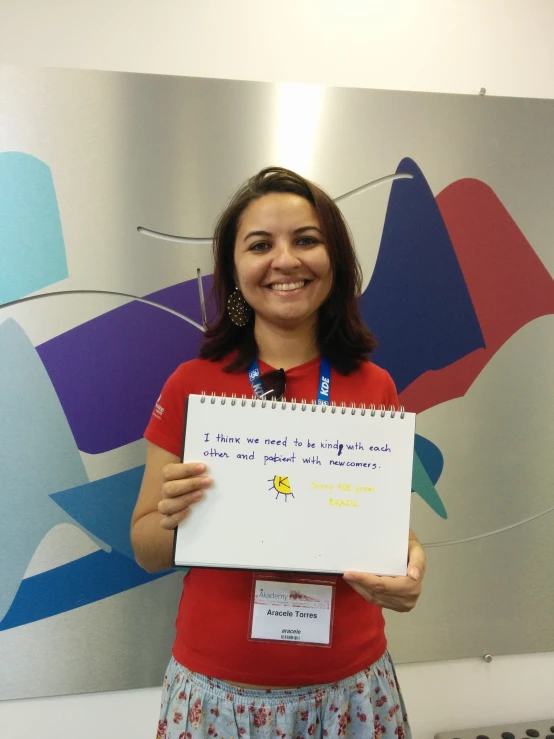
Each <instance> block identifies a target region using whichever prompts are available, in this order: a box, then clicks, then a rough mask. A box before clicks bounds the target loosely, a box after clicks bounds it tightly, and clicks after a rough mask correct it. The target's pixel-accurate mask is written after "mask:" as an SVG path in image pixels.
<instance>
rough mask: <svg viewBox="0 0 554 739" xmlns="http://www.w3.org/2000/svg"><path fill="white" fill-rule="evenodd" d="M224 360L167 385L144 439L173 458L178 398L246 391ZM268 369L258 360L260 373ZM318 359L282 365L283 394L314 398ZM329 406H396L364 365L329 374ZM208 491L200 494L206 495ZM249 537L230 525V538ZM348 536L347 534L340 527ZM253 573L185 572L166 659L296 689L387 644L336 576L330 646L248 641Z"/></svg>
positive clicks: (375, 370)
mask: <svg viewBox="0 0 554 739" xmlns="http://www.w3.org/2000/svg"><path fill="white" fill-rule="evenodd" d="M227 361H228V360H225V361H223V362H211V361H208V360H203V359H193V360H192V361H190V362H185V363H184V364H182V365H181V366H180V367H179V368H178V369H177V370H176V371H175V372H174V373H173V374H172V375H171V377H170V378H169V380H168V381H167V382H166V384H165V386H164V388H163V390H162V393H161V395H160V397H159V399H158V401H157V403H156V406H155V408H154V411H153V413H152V417H151V419H150V422H149V424H148V427H147V429H146V432H145V434H144V436H145V437H146V439H148V441H151V442H152V443H153V444H156V445H157V446H160V447H162V448H163V449H166V450H167V451H169V452H171V453H172V454H175V455H177V456H180V455H181V452H182V448H181V445H182V435H183V422H184V407H185V398H186V396H187V395H189V394H192V393H195V394H200V393H202V391H205V392H206V393H208V394H210V393H212V392H215V393H216V394H217V395H221V394H222V393H226V394H227V396H229V395H231V394H232V393H236V394H237V396H238V397H240V396H241V395H243V394H244V395H246V396H247V397H250V396H251V394H252V391H251V388H250V383H249V380H248V376H247V373H246V372H242V373H240V374H228V373H225V372H223V367H224V366H225V364H226V363H227ZM270 369H272V368H271V367H269V366H268V365H266V364H264V362H260V371H261V372H267V371H269V370H270ZM318 383H319V359H314V360H312V361H311V362H307V363H306V364H303V365H300V366H299V367H294V368H293V369H290V370H287V389H286V397H287V398H289V399H291V398H293V397H294V398H296V400H297V401H299V400H301V399H302V398H305V399H306V400H307V401H308V402H311V400H312V399H314V398H316V397H317V390H318ZM330 399H331V400H332V401H334V402H335V403H337V404H339V403H340V402H345V403H347V404H350V403H356V405H359V404H360V403H365V404H366V405H369V404H371V403H374V404H375V405H377V406H378V405H380V404H384V405H385V406H386V407H387V408H388V407H389V406H390V405H394V406H398V396H397V394H396V389H395V387H394V383H393V381H392V379H391V377H390V375H389V374H388V373H387V372H385V370H383V369H380V368H379V367H377V366H376V365H374V364H372V363H371V362H364V363H362V365H361V367H360V369H359V370H357V371H356V372H354V373H352V374H350V375H348V376H345V375H341V374H339V373H338V372H335V371H334V370H333V371H332V373H331V392H330ZM209 494H210V491H209V488H208V490H207V491H206V495H209ZM245 535H248V532H247V531H240V530H237V536H245ZM344 535H345V536H348V531H344ZM252 579H253V574H252V572H251V571H247V570H241V571H236V570H223V569H221V570H216V569H204V568H199V569H194V568H193V569H191V570H190V572H189V573H188V575H186V576H185V579H184V586H183V594H182V597H181V602H180V604H179V613H178V615H177V621H176V629H177V633H176V637H175V642H174V645H173V656H174V657H175V659H176V660H177V662H179V663H181V664H182V665H185V666H186V667H188V668H189V669H190V670H193V671H194V672H199V673H201V674H203V675H208V676H210V677H215V678H219V679H221V680H227V681H231V682H239V683H248V684H252V685H280V686H293V685H296V686H300V685H316V684H321V683H328V682H336V681H338V680H342V679H343V678H346V677H349V676H350V675H354V674H355V673H356V672H359V671H360V670H362V669H364V668H366V667H368V666H369V665H370V664H372V663H373V662H375V661H376V660H378V659H379V658H380V657H381V656H382V654H383V652H384V651H385V648H386V644H387V642H386V638H385V631H384V619H383V614H382V611H381V608H379V607H377V606H375V605H373V604H371V603H368V602H367V601H366V600H364V599H363V598H362V597H361V596H360V595H358V593H356V591H355V590H353V589H352V588H351V587H350V585H348V583H347V582H346V581H345V580H343V579H342V578H340V577H339V578H337V585H336V593H335V611H334V621H333V626H332V639H331V646H330V647H316V646H300V645H295V644H291V643H283V642H260V641H250V640H249V639H248V636H249V633H248V630H249V619H250V609H251V599H252Z"/></svg>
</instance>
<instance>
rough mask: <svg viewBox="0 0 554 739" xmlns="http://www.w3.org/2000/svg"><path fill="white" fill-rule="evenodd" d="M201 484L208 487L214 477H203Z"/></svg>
mask: <svg viewBox="0 0 554 739" xmlns="http://www.w3.org/2000/svg"><path fill="white" fill-rule="evenodd" d="M200 484H201V485H202V487H203V488H207V487H208V485H211V484H212V478H211V477H203V478H202V480H201V482H200Z"/></svg>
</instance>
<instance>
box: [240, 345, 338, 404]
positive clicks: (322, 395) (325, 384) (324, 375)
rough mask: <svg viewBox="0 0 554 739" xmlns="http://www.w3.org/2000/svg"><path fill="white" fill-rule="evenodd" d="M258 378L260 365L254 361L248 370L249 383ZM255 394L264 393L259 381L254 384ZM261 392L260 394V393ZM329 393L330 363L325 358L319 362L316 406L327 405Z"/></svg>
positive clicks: (261, 383) (262, 385)
mask: <svg viewBox="0 0 554 739" xmlns="http://www.w3.org/2000/svg"><path fill="white" fill-rule="evenodd" d="M259 376H260V365H259V364H258V360H257V359H254V361H253V362H252V364H251V365H250V367H249V368H248V378H249V380H250V382H251V383H254V380H255V379H256V378H257V377H259ZM254 384H255V386H257V387H256V392H257V393H258V395H263V394H264V392H265V388H264V384H263V382H262V381H261V380H259V381H258V382H257V383H254ZM260 391H261V392H260ZM330 392H331V363H330V362H329V360H328V359H326V358H325V357H321V360H320V362H319V388H318V391H317V404H318V405H329V394H330Z"/></svg>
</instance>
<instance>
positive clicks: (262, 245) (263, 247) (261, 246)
mask: <svg viewBox="0 0 554 739" xmlns="http://www.w3.org/2000/svg"><path fill="white" fill-rule="evenodd" d="M268 249H271V244H268V243H267V241H256V243H255V244H250V246H249V247H248V251H254V252H265V251H267V250H268Z"/></svg>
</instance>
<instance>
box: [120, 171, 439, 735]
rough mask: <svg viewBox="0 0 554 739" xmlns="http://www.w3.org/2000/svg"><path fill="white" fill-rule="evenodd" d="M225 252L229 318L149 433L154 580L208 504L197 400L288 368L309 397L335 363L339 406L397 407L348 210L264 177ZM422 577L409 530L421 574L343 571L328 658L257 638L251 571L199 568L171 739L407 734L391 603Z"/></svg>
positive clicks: (314, 191)
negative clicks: (197, 445) (196, 445)
mask: <svg viewBox="0 0 554 739" xmlns="http://www.w3.org/2000/svg"><path fill="white" fill-rule="evenodd" d="M214 256H215V268H214V288H213V294H214V297H215V302H216V307H217V311H218V312H217V318H216V320H215V321H214V322H213V323H212V325H211V326H210V327H209V329H208V330H207V331H206V334H205V340H204V343H203V345H202V348H201V351H200V358H199V359H195V360H192V361H191V362H186V363H184V364H182V365H181V366H180V367H179V368H178V369H177V370H176V371H175V373H174V374H173V375H172V376H171V377H170V378H169V380H168V381H167V383H166V385H165V386H164V388H163V391H162V393H161V396H160V398H159V400H158V403H157V404H156V408H155V410H154V413H153V415H152V418H151V420H150V423H149V425H148V428H147V430H146V433H145V437H146V439H147V440H148V452H147V461H146V469H145V473H144V479H143V483H142V487H141V491H140V495H139V499H138V502H137V505H136V509H135V512H134V514H133V520H132V529H131V538H132V542H133V547H134V550H135V555H136V559H137V562H138V563H139V564H140V565H141V566H143V567H144V568H145V569H147V570H148V571H149V572H156V571H158V570H163V569H167V568H170V567H171V563H172V547H173V530H174V528H175V527H176V526H177V524H178V523H179V522H180V521H182V520H183V519H184V518H185V517H187V516H192V517H194V503H195V502H196V501H198V500H200V499H201V498H202V497H203V496H204V495H209V494H210V490H209V487H210V483H211V479H210V477H209V470H208V469H207V468H206V466H205V465H204V464H199V463H197V462H195V461H194V460H191V461H187V462H185V463H184V464H180V463H179V459H180V452H181V436H182V428H183V411H184V401H185V398H186V396H187V395H188V394H190V393H201V392H202V391H206V392H207V393H212V392H215V393H216V394H218V395H220V394H222V393H226V394H227V395H230V394H232V393H236V394H237V395H238V396H239V397H240V396H241V395H243V394H245V395H247V396H250V395H251V394H252V391H253V388H252V386H251V378H256V379H254V380H253V382H254V385H255V389H256V392H257V393H258V394H259V393H260V392H263V391H264V387H265V386H264V376H265V382H266V384H267V382H270V381H269V380H268V379H267V378H268V377H270V378H271V376H268V375H267V374H266V373H268V372H270V371H272V370H273V369H274V368H282V369H284V370H285V378H284V379H285V381H286V395H287V396H288V397H289V398H290V397H296V398H298V399H299V398H306V399H308V400H311V399H312V398H314V397H316V393H317V390H318V382H319V383H320V384H321V382H320V381H321V378H322V377H323V374H322V368H323V367H324V363H325V362H326V361H327V362H328V363H330V365H331V368H332V369H331V378H330V379H331V382H330V400H332V401H333V402H336V403H340V402H343V401H344V402H346V403H347V404H349V403H356V404H359V403H366V404H369V403H374V404H375V405H381V404H384V405H385V406H387V407H388V406H390V405H394V406H397V405H398V398H397V394H396V390H395V387H394V384H393V382H392V379H391V378H390V376H389V375H388V373H386V372H385V371H384V370H382V369H380V368H378V367H376V366H375V365H374V364H372V363H371V362H370V361H369V357H370V355H371V352H372V351H373V349H374V348H375V346H376V342H375V339H374V337H373V336H372V334H371V333H370V332H369V331H368V329H367V328H366V326H365V324H364V322H363V320H362V318H361V316H360V314H359V311H358V306H357V298H358V296H359V294H360V291H361V274H360V268H359V264H358V262H357V259H356V256H355V253H354V249H353V246H352V243H351V240H350V237H349V232H348V229H347V227H346V224H345V223H344V221H343V218H342V215H341V213H340V211H339V209H338V208H337V206H336V205H335V204H334V203H333V201H332V200H331V199H330V198H329V197H328V196H327V195H326V194H325V193H324V192H323V191H322V190H321V189H319V188H318V187H317V186H316V185H314V184H313V183H310V182H308V181H307V180H305V179H304V178H302V177H300V176H298V175H296V174H295V173H294V172H290V171H288V170H285V169H281V168H277V167H274V168H267V169H264V170H262V171H261V172H260V173H259V174H258V175H256V176H255V177H253V178H251V179H250V180H249V181H248V182H247V183H246V184H245V185H244V186H243V187H242V188H241V189H240V190H239V191H238V193H237V194H236V195H235V197H234V198H233V200H232V201H231V203H230V204H229V206H228V208H227V209H226V210H225V212H224V213H223V214H222V216H221V217H220V219H219V221H218V223H217V226H216V230H215V235H214ZM258 371H259V372H261V383H260V381H259V379H257V374H258ZM273 379H275V378H274V377H273V378H271V382H270V384H273ZM281 379H283V378H281ZM266 392H271V394H273V392H274V388H273V387H271V388H268V389H267V390H266ZM275 392H277V393H278V394H279V395H281V394H282V393H283V392H284V388H280V389H279V390H278V391H275ZM192 520H193V519H192ZM346 533H347V532H346ZM237 535H247V532H239V531H237ZM424 569H425V556H424V553H423V550H422V548H421V546H420V544H419V542H418V541H417V538H416V537H415V536H414V535H413V534H411V533H410V541H409V562H408V576H406V577H398V578H391V577H377V576H372V575H369V574H363V573H345V575H344V578H332V577H330V578H329V580H330V581H331V582H334V581H336V588H335V603H334V622H333V625H332V628H331V633H330V635H329V641H330V646H329V647H327V648H322V647H320V646H310V645H295V644H290V643H283V642H279V641H273V642H272V641H255V640H252V639H251V638H250V631H249V629H250V626H249V620H250V609H251V599H252V573H251V572H248V571H230V570H210V569H192V570H191V571H190V572H189V574H188V575H187V576H186V577H185V579H184V589H183V596H182V599H181V603H180V606H179V613H178V616H177V622H176V627H177V633H176V638H175V643H174V647H173V657H172V659H171V662H170V665H169V668H168V672H167V675H166V678H165V681H164V693H163V703H162V715H161V719H160V723H159V728H158V736H159V737H165V738H170V739H177V737H178V738H179V739H196V737H200V736H202V737H204V736H212V737H219V739H229V738H230V737H235V738H238V737H243V736H244V737H246V736H252V737H281V738H282V739H297V738H298V737H304V736H306V737H308V736H316V737H319V736H345V737H346V736H348V737H350V736H351V737H368V736H373V735H375V736H386V737H396V738H397V739H402V737H404V736H409V734H410V730H409V726H408V722H407V716H406V712H405V709H404V705H403V702H402V698H401V696H400V692H399V688H398V684H397V681H396V677H395V673H394V668H393V665H392V663H391V661H390V657H389V655H388V652H387V651H386V639H385V635H384V620H383V616H382V608H392V609H394V610H397V611H409V610H411V608H413V606H414V605H415V603H416V601H417V598H418V596H419V593H420V590H421V580H422V577H423V573H424Z"/></svg>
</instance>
